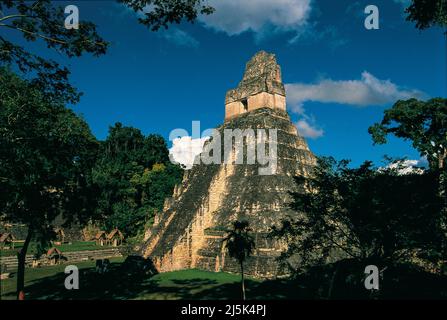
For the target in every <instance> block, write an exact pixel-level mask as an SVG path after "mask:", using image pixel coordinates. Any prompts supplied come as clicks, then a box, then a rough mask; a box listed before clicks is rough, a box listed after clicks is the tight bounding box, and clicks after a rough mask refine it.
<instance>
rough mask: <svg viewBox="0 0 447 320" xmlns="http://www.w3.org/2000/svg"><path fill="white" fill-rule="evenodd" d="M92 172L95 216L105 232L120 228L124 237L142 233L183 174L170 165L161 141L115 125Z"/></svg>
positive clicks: (164, 144)
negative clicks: (96, 197)
mask: <svg viewBox="0 0 447 320" xmlns="http://www.w3.org/2000/svg"><path fill="white" fill-rule="evenodd" d="M101 150H102V151H101V156H100V157H99V158H98V161H97V163H96V165H95V168H94V170H93V175H94V181H95V183H96V184H97V185H98V188H99V190H100V192H99V193H98V198H99V205H98V208H97V210H98V215H100V216H102V219H101V221H102V222H103V224H104V226H105V227H106V229H113V228H115V227H117V228H119V229H120V230H121V231H122V232H123V233H124V234H125V235H126V236H127V237H132V236H135V235H137V234H138V233H139V232H142V231H143V229H144V226H145V225H146V224H147V223H149V222H150V221H151V220H152V218H153V216H154V215H155V211H160V210H162V208H163V203H164V199H165V198H167V197H169V196H171V195H172V191H173V189H174V186H175V184H177V183H179V182H180V181H181V179H182V175H183V170H182V169H181V168H180V167H179V166H176V165H173V164H172V163H170V162H169V151H168V148H167V146H166V142H165V140H164V139H163V137H161V136H159V135H154V134H150V135H148V136H146V137H145V136H144V135H143V134H142V133H141V131H140V130H138V129H136V128H132V127H126V126H123V125H122V124H121V123H116V124H115V125H114V126H113V127H110V129H109V135H108V137H107V139H106V140H105V141H104V142H103V143H102V147H101Z"/></svg>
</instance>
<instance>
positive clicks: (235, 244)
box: [224, 221, 255, 300]
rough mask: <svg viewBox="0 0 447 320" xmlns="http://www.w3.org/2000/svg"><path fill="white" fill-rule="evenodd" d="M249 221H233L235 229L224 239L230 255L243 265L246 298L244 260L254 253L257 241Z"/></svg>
mask: <svg viewBox="0 0 447 320" xmlns="http://www.w3.org/2000/svg"><path fill="white" fill-rule="evenodd" d="M250 231H251V229H250V228H249V223H248V221H235V222H233V229H231V230H228V231H227V236H226V237H225V239H224V243H225V247H226V249H227V250H228V254H229V255H230V257H232V258H234V259H236V260H237V261H238V262H239V265H240V267H241V285H242V299H243V300H245V281H244V262H245V260H246V259H247V258H248V257H249V256H250V255H251V254H252V253H253V250H254V249H255V241H254V239H253V237H252V235H250Z"/></svg>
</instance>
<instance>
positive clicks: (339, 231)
mask: <svg viewBox="0 0 447 320" xmlns="http://www.w3.org/2000/svg"><path fill="white" fill-rule="evenodd" d="M348 163H349V162H348V161H346V160H344V161H340V162H337V161H335V160H334V159H333V158H320V159H319V160H318V166H317V167H316V168H315V172H314V174H313V176H312V177H310V178H304V177H299V178H297V183H298V184H299V185H300V186H301V187H304V189H305V190H307V192H296V193H292V198H293V202H292V204H291V207H292V209H294V210H295V211H296V212H297V217H295V218H290V219H287V220H285V221H283V222H282V225H281V227H279V228H274V229H273V232H272V235H273V236H276V237H279V238H280V239H283V240H284V241H285V242H286V243H287V244H288V249H287V250H286V251H285V252H284V253H283V255H282V259H283V261H285V262H288V263H289V265H290V267H292V268H293V269H294V270H296V269H298V270H301V271H304V270H306V268H308V267H311V266H313V265H318V264H325V263H330V262H335V261H337V260H340V259H354V260H356V261H362V262H372V263H373V264H376V265H382V266H383V265H389V264H391V263H394V262H397V261H401V259H405V258H406V257H408V256H409V255H411V254H412V253H414V252H416V253H420V254H425V255H426V256H429V255H433V256H434V255H437V254H438V253H439V251H438V250H439V248H440V247H439V246H440V244H441V241H442V239H441V238H440V237H441V234H442V233H441V232H440V221H441V220H440V212H441V211H440V199H439V197H438V193H437V184H436V179H434V177H433V173H432V172H426V173H424V174H416V173H413V174H405V175H404V174H401V171H400V169H402V168H401V167H399V166H392V167H391V168H390V167H387V168H381V169H378V168H375V167H373V166H372V164H371V162H365V163H364V164H363V165H361V166H360V167H359V168H349V167H348Z"/></svg>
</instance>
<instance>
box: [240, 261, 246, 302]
mask: <svg viewBox="0 0 447 320" xmlns="http://www.w3.org/2000/svg"><path fill="white" fill-rule="evenodd" d="M241 279H242V281H241V282H242V300H245V283H244V263H243V262H241Z"/></svg>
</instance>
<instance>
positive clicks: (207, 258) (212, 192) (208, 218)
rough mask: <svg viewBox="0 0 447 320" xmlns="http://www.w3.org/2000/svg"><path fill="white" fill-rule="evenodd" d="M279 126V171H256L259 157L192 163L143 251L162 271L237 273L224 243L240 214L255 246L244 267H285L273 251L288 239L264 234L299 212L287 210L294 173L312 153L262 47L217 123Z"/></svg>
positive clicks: (273, 272) (302, 171)
mask: <svg viewBox="0 0 447 320" xmlns="http://www.w3.org/2000/svg"><path fill="white" fill-rule="evenodd" d="M235 128H238V129H241V130H244V129H256V128H264V129H277V165H276V174H274V175H259V174H258V168H259V167H262V166H261V165H259V164H257V163H256V164H246V163H244V164H230V163H229V164H225V163H224V164H203V163H199V164H195V165H194V166H193V168H192V169H190V170H187V171H185V174H184V177H183V182H182V183H181V185H178V186H176V188H175V190H174V194H173V197H172V198H170V199H167V200H166V201H165V206H164V209H163V212H162V213H161V214H160V215H157V216H156V219H155V222H154V225H153V226H152V227H151V228H150V229H149V230H147V231H146V234H145V238H144V243H143V245H142V246H141V254H142V255H143V256H144V257H150V258H151V259H152V261H153V263H154V265H155V267H156V268H157V270H158V271H159V272H166V271H173V270H180V269H190V268H197V269H203V270H209V271H226V272H239V265H238V263H237V261H236V260H235V259H233V258H230V257H229V256H228V253H227V252H226V250H225V248H224V243H223V238H224V237H225V235H226V232H225V230H228V229H230V228H231V223H232V222H233V221H235V220H247V221H248V222H249V223H250V228H251V229H252V234H253V236H254V238H255V243H256V249H255V251H254V253H253V255H252V257H250V258H249V259H248V260H247V261H246V263H245V266H244V267H245V268H244V269H246V273H247V274H249V275H251V276H254V277H262V278H274V277H276V276H280V275H282V274H283V272H284V270H283V269H282V268H280V264H279V262H278V261H277V260H276V258H277V257H278V256H279V255H280V254H281V252H282V251H283V250H284V245H283V244H281V243H280V242H278V241H276V240H275V239H272V238H269V237H267V235H268V233H269V231H270V229H271V227H272V226H274V225H279V223H280V222H281V220H282V219H284V218H286V217H287V216H293V215H295V214H296V213H295V212H293V211H292V210H290V209H289V203H290V200H291V199H290V195H289V192H290V191H297V188H298V187H297V185H296V183H295V180H294V177H295V176H303V175H308V174H309V173H310V171H311V170H312V167H313V166H314V165H315V162H316V160H315V156H314V155H313V154H312V153H311V151H310V150H309V148H308V146H307V143H306V141H305V140H304V139H303V138H302V137H301V136H300V135H299V134H298V132H297V129H296V127H295V126H294V125H293V124H292V122H291V121H290V118H289V115H288V114H287V112H286V103H285V90H284V85H283V83H282V80H281V70H280V67H279V65H278V64H277V62H276V58H275V55H273V54H269V53H266V52H264V51H261V52H258V53H257V54H256V55H255V56H254V57H253V58H252V59H251V60H250V61H249V62H248V63H247V65H246V70H245V73H244V77H243V79H242V81H241V82H240V84H239V86H238V87H237V88H236V89H233V90H229V91H228V92H227V95H226V100H225V122H224V123H223V124H222V125H221V126H220V127H218V128H217V130H218V132H220V133H223V131H224V130H225V129H235Z"/></svg>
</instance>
